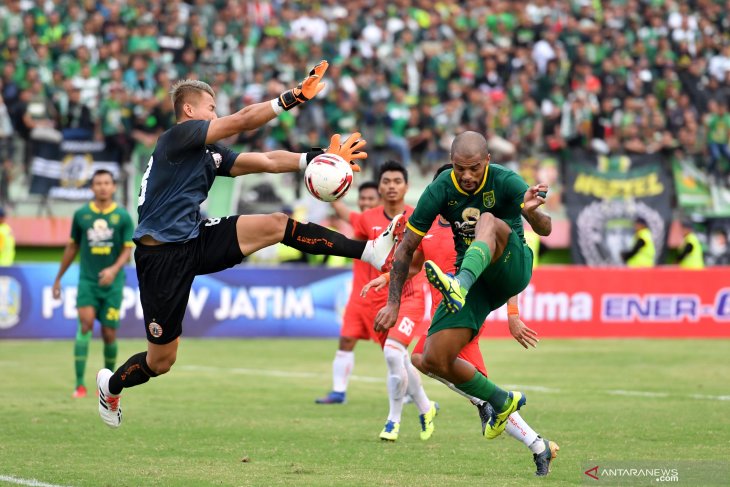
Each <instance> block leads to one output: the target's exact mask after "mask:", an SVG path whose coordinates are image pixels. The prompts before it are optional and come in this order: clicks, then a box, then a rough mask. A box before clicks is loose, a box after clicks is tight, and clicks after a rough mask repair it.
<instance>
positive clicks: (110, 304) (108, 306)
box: [76, 279, 124, 328]
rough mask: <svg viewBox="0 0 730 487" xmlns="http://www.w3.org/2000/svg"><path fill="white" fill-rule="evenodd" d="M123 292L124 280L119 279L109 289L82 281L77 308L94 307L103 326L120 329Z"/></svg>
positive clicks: (91, 282) (77, 294)
mask: <svg viewBox="0 0 730 487" xmlns="http://www.w3.org/2000/svg"><path fill="white" fill-rule="evenodd" d="M123 291H124V280H123V279H118V280H117V281H115V282H114V283H112V285H111V286H109V287H100V286H99V283H97V282H94V281H89V280H86V279H80V280H79V286H78V288H77V291H76V307H77V308H81V307H83V306H92V307H93V308H94V309H95V310H96V319H97V320H99V323H101V324H102V326H107V327H109V328H119V308H120V307H121V305H122V293H123Z"/></svg>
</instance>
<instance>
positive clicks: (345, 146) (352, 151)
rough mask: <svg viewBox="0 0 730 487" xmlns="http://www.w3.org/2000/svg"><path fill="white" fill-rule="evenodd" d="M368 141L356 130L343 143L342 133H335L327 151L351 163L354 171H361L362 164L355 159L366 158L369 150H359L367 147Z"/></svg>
mask: <svg viewBox="0 0 730 487" xmlns="http://www.w3.org/2000/svg"><path fill="white" fill-rule="evenodd" d="M366 143H367V142H366V141H365V139H361V138H360V132H354V133H353V134H352V135H350V136H349V137H348V138H347V139H345V141H344V142H342V143H340V134H335V135H333V136H332V138H331V139H330V146H329V147H328V148H327V150H326V151H325V152H327V153H329V154H335V155H338V156H340V157H341V158H343V159H344V160H346V161H347V162H349V163H350V165H351V166H352V170H353V171H354V172H360V166H359V165H358V164H357V163H356V162H355V160H356V159H365V158H366V157H367V156H368V153H367V152H362V151H360V150H359V149H361V148H363V147H365V144H366Z"/></svg>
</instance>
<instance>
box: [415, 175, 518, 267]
mask: <svg viewBox="0 0 730 487" xmlns="http://www.w3.org/2000/svg"><path fill="white" fill-rule="evenodd" d="M527 188H528V186H527V183H526V182H525V181H524V180H523V179H522V178H521V177H520V176H519V175H518V174H517V173H515V172H513V171H510V170H509V169H507V168H505V167H503V166H500V165H499V164H489V165H488V166H487V170H486V171H485V172H484V180H483V181H482V184H480V185H479V187H478V188H477V189H476V191H474V192H473V193H471V194H470V193H467V192H466V191H464V190H463V189H461V188H460V187H459V184H458V183H457V181H456V176H455V175H454V171H453V170H448V171H444V172H443V173H441V174H440V175H439V177H438V178H436V180H435V181H433V182H432V183H431V184H429V185H428V187H426V190H425V191H424V192H423V194H422V195H421V197H420V199H419V200H418V204H417V205H416V209H415V210H413V214H412V215H411V218H410V219H409V220H408V225H407V227H408V228H409V229H410V230H411V231H412V232H415V233H417V234H418V235H421V236H423V235H426V233H427V232H428V229H429V228H431V225H432V224H433V221H434V220H435V219H436V216H438V215H441V216H443V217H444V218H445V219H447V220H448V221H449V223H451V230H452V231H453V232H454V244H455V247H456V254H457V257H456V265H457V266H459V265H460V264H461V261H462V259H463V258H464V252H466V249H467V248H468V247H469V245H471V243H472V241H473V240H474V232H475V229H476V224H477V221H478V220H479V217H480V216H481V214H482V213H492V214H493V215H494V216H495V217H497V218H499V219H500V220H504V222H505V223H507V225H509V226H510V227H511V228H512V230H513V231H514V232H515V233H516V234H517V236H518V237H519V239H520V240H521V241H522V242H524V230H523V228H522V203H523V201H524V197H525V191H527Z"/></svg>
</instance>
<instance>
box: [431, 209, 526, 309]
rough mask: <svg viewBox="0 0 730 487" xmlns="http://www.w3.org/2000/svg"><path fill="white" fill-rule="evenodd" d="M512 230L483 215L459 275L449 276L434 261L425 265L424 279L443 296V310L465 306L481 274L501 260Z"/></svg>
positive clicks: (496, 219) (487, 214)
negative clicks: (468, 295) (469, 293)
mask: <svg viewBox="0 0 730 487" xmlns="http://www.w3.org/2000/svg"><path fill="white" fill-rule="evenodd" d="M511 232H512V230H511V229H510V228H509V226H508V225H507V224H506V223H505V222H504V221H502V220H500V219H498V218H495V217H494V215H492V214H491V213H482V215H481V216H480V217H479V220H478V221H477V222H476V227H475V238H474V241H473V242H472V244H471V245H470V246H469V248H468V249H467V250H466V252H465V254H464V260H463V261H462V262H461V267H460V268H459V272H458V273H457V274H456V275H455V276H452V275H450V274H447V273H445V272H443V271H442V270H441V269H440V268H439V266H438V265H437V264H436V263H435V262H433V261H427V262H426V263H425V269H426V277H427V278H428V280H429V282H430V283H431V285H433V286H434V287H435V288H436V289H438V290H439V292H441V294H443V296H444V301H443V302H444V304H445V305H446V308H447V309H448V310H449V311H450V312H452V313H456V312H458V311H460V310H461V308H462V307H463V306H464V304H465V302H466V295H467V293H468V292H469V289H471V287H472V285H473V284H474V283H475V282H476V280H477V278H478V277H479V276H480V275H481V274H482V273H483V272H484V270H485V269H486V268H487V267H488V266H489V265H490V264H491V263H492V262H495V261H496V260H497V259H499V258H500V257H501V256H502V252H503V251H504V248H505V246H506V245H507V240H508V239H509V235H510V233H511Z"/></svg>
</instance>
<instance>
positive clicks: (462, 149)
mask: <svg viewBox="0 0 730 487" xmlns="http://www.w3.org/2000/svg"><path fill="white" fill-rule="evenodd" d="M488 155H489V149H488V148H487V139H485V138H484V136H483V135H482V134H480V133H479V132H472V131H467V132H462V133H460V134H459V135H457V136H456V137H455V138H454V141H453V142H452V143H451V160H452V161H453V160H454V159H457V158H458V159H462V160H464V159H466V160H474V159H486V158H487V156H488Z"/></svg>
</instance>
